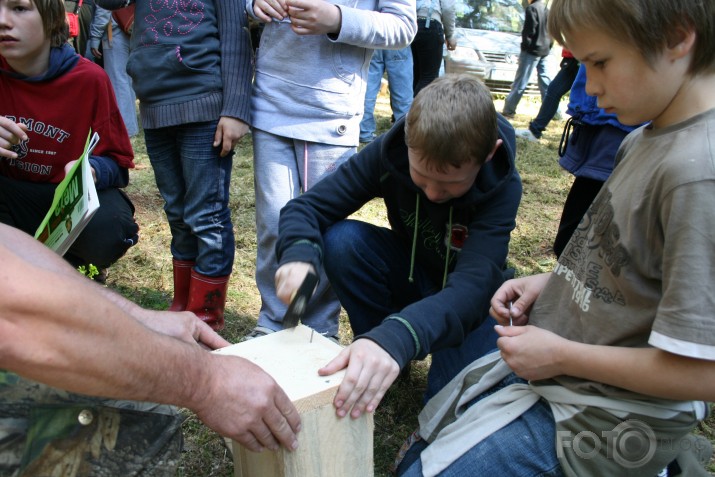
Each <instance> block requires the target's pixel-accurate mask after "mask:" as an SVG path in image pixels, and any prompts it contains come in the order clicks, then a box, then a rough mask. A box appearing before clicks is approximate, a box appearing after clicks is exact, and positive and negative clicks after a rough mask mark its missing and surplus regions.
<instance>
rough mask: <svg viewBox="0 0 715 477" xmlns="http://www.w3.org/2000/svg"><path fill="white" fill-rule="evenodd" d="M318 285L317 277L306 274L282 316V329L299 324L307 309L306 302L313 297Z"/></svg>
mask: <svg viewBox="0 0 715 477" xmlns="http://www.w3.org/2000/svg"><path fill="white" fill-rule="evenodd" d="M317 284H318V275H316V274H315V273H311V272H308V274H307V275H306V276H305V278H304V279H303V283H302V284H301V285H300V288H298V291H297V292H296V294H295V296H294V297H293V299H292V300H291V302H290V305H288V310H286V314H285V315H284V316H283V328H284V329H287V328H295V327H296V326H298V323H300V320H301V319H302V318H303V315H305V310H306V309H307V308H308V300H310V297H311V296H312V295H313V290H315V285H317Z"/></svg>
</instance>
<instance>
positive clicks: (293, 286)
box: [275, 262, 315, 303]
mask: <svg viewBox="0 0 715 477" xmlns="http://www.w3.org/2000/svg"><path fill="white" fill-rule="evenodd" d="M308 272H311V273H315V267H313V265H312V264H310V263H308V262H289V263H286V264H284V265H281V267H280V268H279V269H278V270H277V271H276V278H275V280H276V296H277V297H278V298H280V300H281V301H282V302H283V303H290V302H291V300H292V299H293V295H295V293H296V292H297V291H298V288H300V285H301V284H302V283H303V280H305V277H306V275H308Z"/></svg>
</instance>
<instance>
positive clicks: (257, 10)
mask: <svg viewBox="0 0 715 477" xmlns="http://www.w3.org/2000/svg"><path fill="white" fill-rule="evenodd" d="M253 13H254V14H255V15H256V16H257V17H258V18H260V19H261V20H262V21H264V22H266V23H270V22H272V21H273V19H276V20H283V19H284V18H285V17H287V16H288V6H287V5H286V0H254V2H253Z"/></svg>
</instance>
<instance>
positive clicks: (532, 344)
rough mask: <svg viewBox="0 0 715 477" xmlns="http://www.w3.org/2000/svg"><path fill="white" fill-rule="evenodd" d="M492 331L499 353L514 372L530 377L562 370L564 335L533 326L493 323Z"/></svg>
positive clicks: (565, 341) (526, 377)
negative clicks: (498, 324) (495, 335)
mask: <svg viewBox="0 0 715 477" xmlns="http://www.w3.org/2000/svg"><path fill="white" fill-rule="evenodd" d="M496 331H497V334H499V339H497V347H498V348H499V350H500V351H501V356H502V358H503V359H504V361H506V364H508V365H509V367H510V368H511V369H512V371H514V372H515V373H516V374H517V376H519V377H521V378H524V379H527V380H532V379H548V378H552V377H554V376H559V375H562V374H564V372H563V366H562V356H565V355H566V351H565V350H566V349H567V348H568V345H569V343H571V342H570V341H568V340H567V339H565V338H562V337H560V336H558V335H557V334H555V333H552V332H550V331H546V330H544V329H541V328H537V327H536V326H518V327H517V326H497V327H496Z"/></svg>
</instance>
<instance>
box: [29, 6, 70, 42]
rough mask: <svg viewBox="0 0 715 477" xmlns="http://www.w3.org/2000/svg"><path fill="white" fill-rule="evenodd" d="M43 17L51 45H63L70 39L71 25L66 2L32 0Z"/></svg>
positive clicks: (43, 25)
mask: <svg viewBox="0 0 715 477" xmlns="http://www.w3.org/2000/svg"><path fill="white" fill-rule="evenodd" d="M30 1H31V2H32V3H33V4H34V5H35V8H37V11H38V13H39V14H40V18H42V28H43V29H44V31H45V36H46V37H47V38H49V39H50V46H62V45H64V44H65V43H67V40H68V39H69V36H70V35H69V26H68V25H67V19H66V18H65V4H64V2H63V1H62V0H30Z"/></svg>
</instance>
